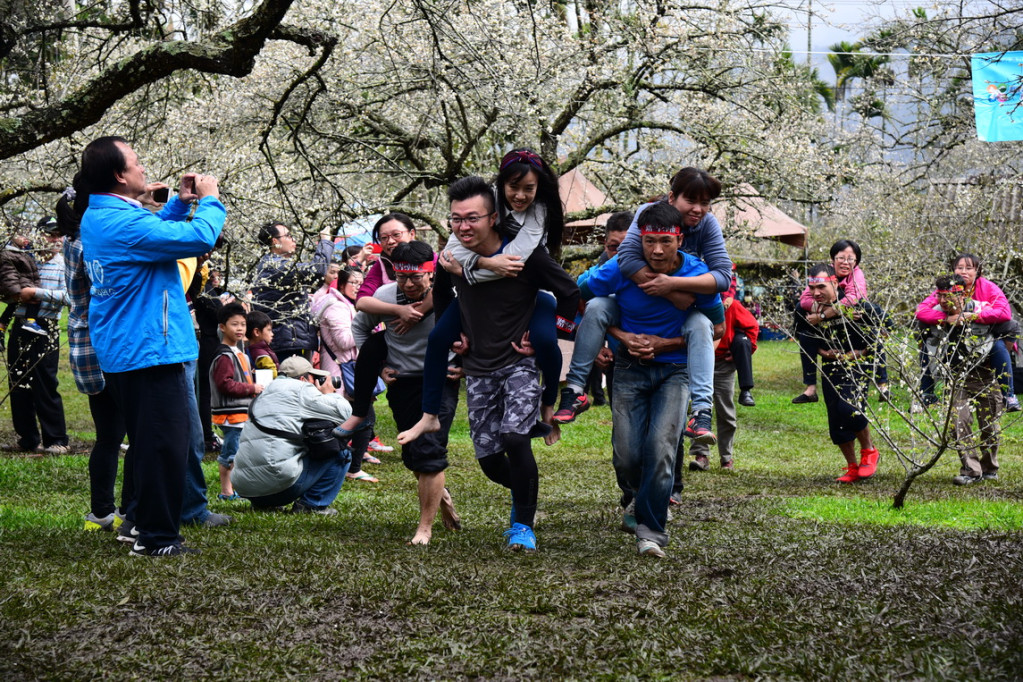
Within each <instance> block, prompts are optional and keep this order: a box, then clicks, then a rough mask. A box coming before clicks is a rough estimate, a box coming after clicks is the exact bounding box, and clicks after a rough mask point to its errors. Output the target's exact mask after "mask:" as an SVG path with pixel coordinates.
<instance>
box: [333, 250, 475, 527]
mask: <svg viewBox="0 0 1023 682" xmlns="http://www.w3.org/2000/svg"><path fill="white" fill-rule="evenodd" d="M391 265H392V267H393V268H394V279H395V281H394V282H392V283H390V284H384V285H383V286H381V287H380V288H379V289H377V290H376V291H375V292H373V298H376V299H379V300H380V301H383V302H384V303H388V304H390V305H409V304H414V303H417V302H419V301H422V300H423V299H424V298H426V294H427V293H428V292H429V291H430V289H431V287H432V286H433V272H434V267H435V265H436V263H435V261H434V258H433V249H431V248H430V246H429V244H426V243H424V242H419V241H411V242H405V243H401V244H398V245H397V246H395V247H394V250H393V251H392V252H391ZM390 319H391V318H389V317H388V316H386V315H373V314H370V313H368V312H366V311H361V312H359V313H358V314H357V315H356V316H355V319H354V320H352V336H353V337H355V345H356V346H359V347H361V346H362V344H363V343H365V342H366V340H367V339H368V338H369V337H370V334H372V333H373V329H374V328H375V327H376V326H377V325H378V324H380V323H381V322H386V321H389V320H390ZM433 325H434V315H433V310H430V311H429V312H427V313H426V314H425V315H424V316H423V318H422V319H421V320H420V321H419V323H418V324H416V325H414V326H413V327H411V328H410V329H409V330H408V331H407V332H405V333H404V334H399V333H398V332H397V330H396V329H395V325H393V324H389V325H387V329H386V330H385V331H384V334H386V335H387V360H386V361H385V365H386V368H385V369H384V372H383V374H384V378H385V381H387V383H388V384H389V386H388V390H387V404H388V405H389V406H390V408H391V412H392V414H393V415H394V423H395V425H396V426H397V427H398V430H399V431H402V430H405V429H408V428H411V427H412V425H414V424H415V423H416V422H417V421H419V418H420V417H421V416H422V414H423V409H422V406H423V364H424V361H425V359H426V342H427V340H428V339H429V337H430V331H431V330H432V329H433ZM359 370H360V368H359V366H358V365H356V372H359ZM458 376H460V370H457V369H454V368H451V367H449V368H448V381H447V382H445V385H444V391H443V393H442V399H441V409H440V414H439V415H438V417H439V419H440V430H439V431H435V432H432V433H424V434H423V435H421V436H419V438H417V439H415V440H414V441H412V442H411V443H407V444H405V445H402V446H401V461H402V462H403V463H404V464H405V467H406V468H407V469H408V470H409V471H411V472H412V473H413V474H414V475H415V477H416V480H417V481H418V492H419V527H418V528H417V529H416V534H415V536H413V538H412V540H411V541H410V543H409V544H413V545H425V544H428V543H429V542H430V538H431V537H432V535H433V522H434V520H435V519H436V518H437V511H438V510H439V511H440V513H441V519H442V521H443V522H444V527H445V528H447V529H448V530H458V529H459V528H461V522H460V520H459V518H458V514H457V513H456V512H455V505H454V503H452V501H451V494H450V493H449V492H448V491H447V489H446V488H445V487H444V470H445V469H447V466H448V430H449V429H450V428H451V420H452V419H454V416H455V407H456V406H457V405H458ZM357 383H358V382H357Z"/></svg>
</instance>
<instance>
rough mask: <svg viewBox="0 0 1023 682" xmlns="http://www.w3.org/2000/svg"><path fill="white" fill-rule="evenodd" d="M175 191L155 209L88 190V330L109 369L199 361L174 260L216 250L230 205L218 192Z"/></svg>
mask: <svg viewBox="0 0 1023 682" xmlns="http://www.w3.org/2000/svg"><path fill="white" fill-rule="evenodd" d="M188 211H189V205H188V204H186V203H184V202H183V201H181V200H180V199H178V198H177V197H176V196H175V197H174V198H173V199H171V200H170V201H169V202H168V203H167V205H166V206H164V208H163V210H162V211H160V212H159V213H155V214H154V213H152V212H150V211H148V210H146V209H145V208H142V207H140V206H137V205H135V204H134V203H131V202H129V201H127V200H125V199H123V198H120V197H117V196H114V195H110V194H93V195H90V196H89V208H88V210H86V211H85V215H83V216H82V236H81V239H82V251H83V257H84V260H85V267H86V270H87V272H88V273H89V279H90V280H91V282H92V287H91V289H90V294H91V296H92V299H91V301H90V303H89V329H90V331H91V335H92V345H93V346H94V347H95V349H96V356H97V358H98V359H99V364H100V367H101V368H102V369H103V371H104V372H128V371H132V370H137V369H145V368H146V367H155V366H157V365H170V364H174V363H178V362H186V361H189V360H195V359H196V358H197V357H198V354H199V347H198V344H197V343H196V340H195V330H194V328H193V326H192V318H191V315H190V314H189V312H188V303H187V302H186V301H185V290H184V287H183V285H182V283H181V275H180V274H178V265H177V260H178V259H179V258H190V257H193V256H201V255H202V254H204V253H207V252H209V251H211V250H212V249H213V246H214V245H215V244H216V242H217V238H218V237H219V236H220V231H221V230H222V229H223V228H224V219H225V218H226V215H227V211H226V209H225V208H224V205H223V204H221V203H220V202H219V201H218V200H217V199H215V198H213V197H204V198H203V199H202V200H200V201H199V205H198V207H197V208H196V210H195V215H194V216H193V218H192V220H190V221H189V220H186V219H187V217H188Z"/></svg>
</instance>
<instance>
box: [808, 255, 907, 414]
mask: <svg viewBox="0 0 1023 682" xmlns="http://www.w3.org/2000/svg"><path fill="white" fill-rule="evenodd" d="M830 253H831V265H832V267H834V269H835V276H836V277H837V278H838V286H839V288H840V290H842V291H843V296H842V298H841V299H840V300H839V301H838V302H839V303H840V304H841V305H844V306H854V305H857V304H860V303H866V301H867V279H866V277H864V276H863V271H862V270H860V259H861V258H862V256H863V253H862V251H861V250H860V245H859V244H857V243H856V242H854V241H853V240H851V239H839V240H838V241H837V242H835V243H834V244H832V245H831V252H830ZM812 309H813V294H811V293H810V287H807V288H805V289H803V293H802V294H801V295H800V296H799V309H798V310H796V340H797V341H798V342H799V349H800V354H799V359H800V362H801V363H802V366H803V384H804V385H805V386H806V390H804V391H803V392H802V393H800V394H799V395H797V396H796V397H795V398H793V399H792V402H793V403H795V404H796V405H799V404H801V403H815V402H817V400H818V397H817V364H816V362H815V360H816V358H817V347H818V345H819V344H818V342H817V336H818V334H817V332H816V329H815V328H816V326H817V325H818V324H820V322H821V319H820V316H818V315H816V314H814V313H813V312H811V311H812ZM830 314H831V315H838V311H837V310H833V311H832V312H831V313H830ZM876 356H877V358H878V360H877V370H876V372H875V374H876V376H875V378H876V380H877V387H878V392H879V393H880V394H881V399H882V400H887V398H888V371H887V367H886V363H885V361H884V356H883V355H882V354H880V353H877V352H876Z"/></svg>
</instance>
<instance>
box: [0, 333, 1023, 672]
mask: <svg viewBox="0 0 1023 682" xmlns="http://www.w3.org/2000/svg"><path fill="white" fill-rule="evenodd" d="M793 349H794V347H793V346H792V345H791V344H786V343H780V342H779V343H766V344H763V347H762V349H761V351H759V352H758V353H757V355H756V357H755V365H756V372H757V377H758V386H757V388H756V389H755V391H754V394H755V396H756V399H757V406H756V407H754V408H739V409H740V420H741V421H740V431H739V436H738V439H737V447H736V471H735V472H734V473H732V474H729V473H727V472H723V471H721V470H719V469H718V468H717V467H716V463H715V466H713V467H712V470H711V471H710V472H707V473H688V472H687V478H686V491H685V503H684V505H683V506H681V507H676V508H675V509H674V519H673V521H672V522H671V523H670V524H669V526H670V527H669V531H670V532H671V534H672V542H671V545H670V547H669V548H668V556H667V558H666V559H663V560H660V561H657V560H649V559H641V558H640V557H638V556H637V555H636V553H635V546H634V543H633V540H632V537H631V536H628V535H626V534H624V533H622V532H620V531H619V530H618V525H619V521H620V510H619V509H618V507H617V492H616V487H615V483H614V477H613V474H612V471H611V467H610V411H609V409H608V408H607V407H601V408H594V409H591V410H590V411H589V412H587V413H585V414H584V415H582V416H581V417H580V419H579V420H578V421H577V422H576V423H575V424H573V425H570V426H567V427H566V428H565V436H564V439H563V440H562V442H561V443H560V444H558V445H556V446H554V447H552V448H544V447H543V446H542V445H538V446H537V451H538V460H539V463H540V471H541V483H540V515H539V517H538V521H537V528H536V532H537V537H538V541H539V545H540V550H539V551H538V552H537V553H536V554H535V555H519V554H509V553H508V552H507V551H505V550H504V548H503V540H502V537H501V532H502V531H503V530H504V529H505V527H506V524H507V516H508V511H509V500H508V495H507V494H506V493H505V492H504V491H503V490H501V489H498V488H497V487H495V486H494V485H493V484H491V483H489V482H488V481H487V480H486V479H485V478H484V477H483V475H482V474H481V473H480V471H479V469H478V466H477V465H476V463H475V462H474V461H473V459H472V454H471V452H472V451H471V446H470V443H469V439H468V430H467V425H466V422H465V419H464V410H463V412H462V416H461V417H460V418H458V419H456V425H455V429H454V431H453V434H452V436H453V439H452V440H453V442H452V456H451V460H452V466H451V468H450V469H449V486H450V488H451V490H452V493H453V495H454V497H455V502H456V505H457V506H458V510H459V512H460V513H461V515H462V518H463V526H464V527H463V530H462V531H460V532H448V531H444V530H443V529H442V528H440V524H439V522H438V526H437V529H436V530H435V533H434V539H433V542H432V543H431V545H430V546H429V547H427V548H413V547H408V546H406V545H405V541H406V540H408V539H409V538H410V537H411V535H412V532H413V531H414V529H415V523H416V515H417V511H418V507H417V503H416V500H415V486H414V480H413V478H412V476H411V474H409V473H408V472H407V471H406V470H405V469H404V468H403V467H402V466H401V463H400V459H399V457H398V456H397V454H396V453H391V454H389V455H384V456H383V459H384V463H383V464H382V465H378V466H373V465H369V466H368V467H367V469H368V470H370V471H371V472H372V473H373V474H375V475H378V476H379V477H380V479H381V482H380V483H379V484H364V483H360V484H354V483H351V482H349V483H346V484H345V488H344V489H343V490H342V493H341V496H340V497H339V498H338V501H337V502H336V503H335V506H336V507H337V509H338V511H339V512H340V513H339V515H338V516H337V517H333V518H320V517H316V518H307V517H299V516H290V515H280V516H272V515H261V514H255V513H253V512H251V511H250V509H249V507H248V504H247V503H244V502H243V503H214V504H213V505H212V506H213V508H214V510H216V511H221V512H226V513H229V514H232V515H233V516H234V517H235V523H234V524H233V525H232V526H231V527H230V528H227V529H213V530H187V531H185V535H186V538H187V541H188V544H190V545H192V546H194V547H198V548H201V549H202V550H203V553H202V554H201V555H199V556H188V557H184V558H179V559H165V560H149V559H143V558H133V557H129V556H128V551H127V548H126V547H125V546H124V545H122V544H120V543H117V542H115V541H114V540H113V538H112V536H111V535H110V534H106V533H99V532H94V533H86V532H83V531H82V517H83V515H84V514H85V513H86V512H87V511H88V471H87V466H86V465H87V458H86V457H85V455H84V452H81V453H80V454H78V455H72V456H64V457H49V458H44V459H35V458H27V457H24V456H22V455H19V454H17V453H4V454H2V455H0V676H2V679H4V680H22V679H75V680H77V679H94V678H103V679H197V678H217V679H225V678H233V679H281V678H296V679H359V678H370V679H403V678H417V679H462V678H478V679H632V678H635V679H662V678H669V677H671V678H674V679H756V678H764V679H793V678H799V679H822V678H830V679H857V680H860V679H892V678H909V679H953V680H967V679H969V680H987V679H1020V677H1021V676H1023V596H1021V588H1023V533H1021V528H1023V499H1021V498H1023V493H1021V491H1023V485H1021V484H1023V465H1021V463H1020V454H1021V452H1023V447H1021V444H1020V434H1021V433H1023V427H1020V426H1017V425H1013V426H1011V427H1009V428H1008V429H1007V430H1006V433H1005V439H1004V444H1003V449H1002V452H1001V464H1002V469H1001V473H1000V479H999V480H998V481H995V482H985V483H984V484H982V485H974V486H969V487H967V488H955V487H953V486H952V485H951V482H950V479H951V477H952V476H953V475H954V474H955V473H956V471H957V470H958V463H957V462H956V461H953V460H952V459H951V458H947V459H946V460H944V461H942V462H941V463H940V464H939V465H938V466H937V467H936V469H935V470H934V471H932V472H931V473H929V474H928V475H927V476H926V477H924V479H923V480H921V481H919V482H918V483H917V484H916V485H915V486H914V488H913V490H912V492H911V493H910V497H909V500H908V503H907V509H906V510H905V511H903V512H898V513H895V512H892V511H891V510H890V509H888V507H889V503H890V498H891V496H892V494H893V493H894V492H895V490H896V488H897V487H898V484H899V482H900V481H901V477H902V473H903V471H902V468H901V466H900V465H899V464H898V463H897V462H896V461H895V458H894V457H892V456H887V457H886V450H885V448H884V447H881V452H882V460H881V466H880V471H879V475H878V476H877V477H875V479H873V480H871V481H869V482H866V483H863V484H859V485H855V486H847V487H838V486H837V485H835V484H834V483H833V482H832V481H833V478H834V477H835V476H837V475H838V474H839V473H840V471H839V469H840V466H841V463H842V460H841V457H840V455H839V454H838V451H837V449H836V448H834V447H833V446H832V445H830V443H829V441H828V439H827V435H826V425H825V418H824V405H823V403H818V404H816V405H791V404H790V403H789V400H790V399H791V397H792V396H794V395H795V394H796V392H798V391H799V390H800V389H799V386H798V377H799V373H798V358H797V357H796V355H795V354H794V352H793ZM62 385H63V387H64V388H65V398H66V400H67V402H68V413H69V427H70V429H71V431H72V434H73V440H74V441H75V443H76V444H78V445H79V446H81V447H83V448H84V446H85V445H86V444H87V443H88V442H89V439H90V437H91V434H90V429H91V424H90V422H89V418H88V412H87V407H86V403H85V401H84V400H83V399H82V397H81V396H78V395H77V394H73V388H72V387H73V384H72V382H71V381H70V378H69V377H66V378H65V380H64V381H63V383H62ZM896 398H897V399H902V398H903V397H902V396H899V395H898V394H897V395H896ZM380 412H381V422H382V424H381V427H380V429H379V432H380V434H381V436H382V437H383V438H384V440H385V441H387V442H391V443H393V440H394V428H393V425H392V424H390V423H389V422H388V417H387V415H386V414H385V413H386V412H387V410H386V409H384V410H380ZM0 417H2V419H3V422H4V424H8V425H9V423H10V420H9V408H7V406H6V404H5V405H4V412H3V413H0ZM3 436H4V439H5V441H6V442H13V437H12V436H11V434H10V432H9V426H8V427H7V431H5V432H3ZM712 461H714V460H713V459H712ZM205 466H206V474H207V481H208V483H209V484H210V486H211V496H215V492H216V487H215V486H216V485H217V483H216V477H217V474H216V464H215V462H212V461H209V462H207V464H206V465H205Z"/></svg>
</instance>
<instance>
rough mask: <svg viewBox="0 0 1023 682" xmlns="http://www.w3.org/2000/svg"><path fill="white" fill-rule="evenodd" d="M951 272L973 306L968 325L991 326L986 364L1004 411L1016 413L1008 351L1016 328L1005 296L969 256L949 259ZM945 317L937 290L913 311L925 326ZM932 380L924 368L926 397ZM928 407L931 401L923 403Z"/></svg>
mask: <svg viewBox="0 0 1023 682" xmlns="http://www.w3.org/2000/svg"><path fill="white" fill-rule="evenodd" d="M952 271H953V272H955V274H957V275H959V276H961V277H962V278H963V282H964V286H965V287H966V292H965V294H966V298H967V299H970V300H973V301H974V302H975V307H976V309H977V311H976V312H973V313H967V314H968V315H969V316H970V321H971V322H977V323H979V324H989V325H992V328H991V334H992V336H994V338H995V344H994V345H993V346H992V348H991V355H990V363H991V368H992V369H993V370H994V371H995V377H996V378H997V379H998V384H999V386H1000V388H1001V390H1002V396H1003V397H1004V399H1005V409H1006V410H1008V411H1009V412H1019V411H1020V403H1019V399H1018V398H1016V395H1015V392H1014V390H1015V389H1014V386H1013V381H1012V360H1011V358H1010V356H1009V348H1008V346H1011V345H1012V344H1014V343H1015V342H1016V335H1017V332H1018V331H1019V328H1018V326H1017V324H1016V322H1014V321H1013V319H1012V308H1011V307H1010V306H1009V301H1008V299H1007V298H1006V297H1005V294H1004V293H1003V292H1002V290H1001V289H1000V288H999V287H998V285H997V284H995V283H994V282H992V281H991V280H989V279H986V278H984V277H982V276H981V274H982V272H983V268H982V264H981V262H980V259H979V258H977V257H976V256H974V255H973V254H972V253H961V254H959V255H958V256H956V257H955V258H953V259H952ZM946 317H947V316H946V315H945V313H944V312H942V310H941V306H940V300H939V297H938V292H937V290H935V291H933V292H931V295H930V296H928V297H927V298H925V299H924V300H923V301H922V302H921V303H920V305H918V306H917V307H916V319H918V320H919V321H920V322H922V323H923V324H926V325H936V324H942V323H944V322H945V321H946ZM933 386H934V380H933V379H932V378H931V377H930V375H929V372H928V370H927V368H926V367H925V368H924V380H923V381H921V390H923V391H924V393H925V399H926V394H927V393H928V390H927V389H928V388H929V389H930V390H931V391H933ZM932 395H933V394H932ZM927 402H928V403H929V402H931V401H929V400H928V401H927Z"/></svg>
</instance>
